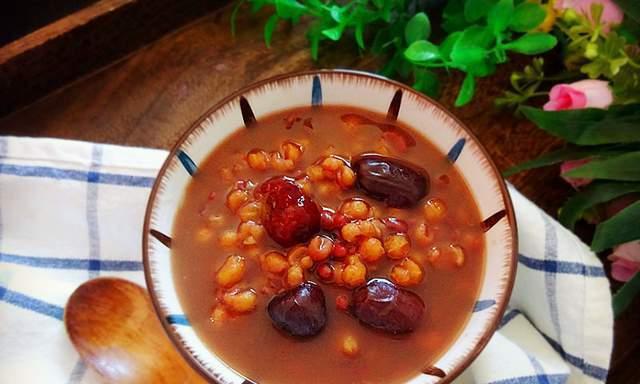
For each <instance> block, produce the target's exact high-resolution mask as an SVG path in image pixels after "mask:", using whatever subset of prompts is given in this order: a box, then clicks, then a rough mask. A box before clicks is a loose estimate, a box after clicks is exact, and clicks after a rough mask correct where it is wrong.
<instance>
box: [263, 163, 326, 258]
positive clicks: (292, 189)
mask: <svg viewBox="0 0 640 384" xmlns="http://www.w3.org/2000/svg"><path fill="white" fill-rule="evenodd" d="M255 193H256V196H257V197H258V198H262V199H264V201H265V206H266V213H265V217H264V219H263V224H264V227H265V229H266V231H267V233H268V234H269V236H270V237H271V238H272V239H273V240H274V241H275V242H276V243H278V244H280V245H282V246H283V247H290V246H292V245H295V244H299V243H304V242H306V241H308V240H309V239H311V237H312V236H313V235H315V234H316V233H318V231H320V210H319V209H318V206H317V204H316V203H315V202H314V201H313V200H312V199H311V198H310V197H309V196H307V195H305V194H304V192H302V189H300V187H298V185H297V184H296V183H295V182H294V180H293V179H291V178H289V177H284V176H281V177H273V178H271V179H269V180H267V181H265V182H264V183H262V184H261V185H260V187H258V189H257V190H256V192H255Z"/></svg>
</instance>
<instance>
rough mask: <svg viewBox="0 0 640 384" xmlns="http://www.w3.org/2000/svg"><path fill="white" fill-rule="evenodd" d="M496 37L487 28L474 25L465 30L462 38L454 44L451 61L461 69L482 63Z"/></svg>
mask: <svg viewBox="0 0 640 384" xmlns="http://www.w3.org/2000/svg"><path fill="white" fill-rule="evenodd" d="M493 41H494V36H493V33H492V32H491V30H489V28H487V27H482V26H479V25H473V26H471V27H469V28H467V29H465V30H464V32H463V33H462V36H460V38H458V39H457V41H456V42H455V43H454V44H453V48H452V50H451V55H450V57H451V61H452V62H453V64H454V66H456V67H458V68H460V69H463V70H464V69H467V68H469V67H470V66H474V65H478V64H480V63H482V62H483V61H484V60H485V59H486V57H487V53H488V50H487V49H488V48H489V47H490V46H491V45H492V43H493Z"/></svg>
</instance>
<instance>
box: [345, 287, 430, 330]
mask: <svg viewBox="0 0 640 384" xmlns="http://www.w3.org/2000/svg"><path fill="white" fill-rule="evenodd" d="M351 302H352V303H353V304H352V307H351V312H352V313H353V315H354V316H355V317H356V318H357V319H358V320H360V322H362V323H363V324H366V325H368V326H370V327H372V328H376V329H379V330H381V331H384V332H388V333H392V334H394V335H395V334H401V333H408V332H412V331H413V330H414V329H416V327H417V326H418V324H420V321H421V319H422V315H423V314H424V311H425V305H424V302H423V301H422V299H421V298H420V296H418V295H417V294H415V293H413V292H411V291H408V290H406V289H403V288H399V287H397V286H396V285H395V284H393V283H392V282H391V281H389V280H386V279H380V278H378V279H371V280H369V281H368V282H367V284H366V285H364V286H362V287H359V288H356V289H355V290H354V291H353V297H352V300H351Z"/></svg>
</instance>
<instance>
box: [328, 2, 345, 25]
mask: <svg viewBox="0 0 640 384" xmlns="http://www.w3.org/2000/svg"><path fill="white" fill-rule="evenodd" d="M345 10H346V8H344V7H340V6H338V5H332V6H331V8H329V15H331V18H332V19H333V20H334V21H335V22H336V23H338V24H339V23H342V20H343V19H344V11H345Z"/></svg>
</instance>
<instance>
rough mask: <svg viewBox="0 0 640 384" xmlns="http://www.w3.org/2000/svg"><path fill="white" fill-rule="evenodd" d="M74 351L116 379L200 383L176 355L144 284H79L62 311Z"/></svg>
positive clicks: (103, 281) (104, 281)
mask: <svg viewBox="0 0 640 384" xmlns="http://www.w3.org/2000/svg"><path fill="white" fill-rule="evenodd" d="M64 323H65V326H66V328H67V333H68V334H69V338H70V339H71V342H72V343H73V345H74V346H75V348H76V350H77V351H78V353H79V354H80V356H81V357H82V359H83V360H84V361H85V362H87V364H88V365H90V366H91V367H93V369H95V370H96V371H97V372H98V373H99V374H100V375H102V376H103V377H104V378H106V379H107V380H109V381H113V382H117V383H204V382H205V380H204V379H203V378H202V377H201V376H200V375H199V374H197V373H196V372H195V371H194V370H193V369H192V368H191V367H190V366H189V365H188V364H187V362H186V361H185V360H184V359H183V358H182V357H181V356H180V355H179V353H178V352H177V351H176V349H175V347H174V346H173V344H171V342H170V340H169V339H168V337H167V335H166V334H165V333H164V330H163V329H162V326H161V325H160V322H159V321H158V319H157V318H156V316H155V314H154V312H153V308H152V306H151V301H150V300H149V296H148V295H147V292H146V291H145V290H144V288H142V287H140V286H139V285H137V284H134V283H132V282H130V281H127V280H123V279H117V278H107V277H105V278H97V279H93V280H89V281H87V282H86V283H84V284H82V285H81V286H79V287H78V288H77V289H76V290H75V291H74V292H73V294H72V295H71V297H70V298H69V301H68V302H67V306H66V308H65V313H64Z"/></svg>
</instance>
